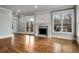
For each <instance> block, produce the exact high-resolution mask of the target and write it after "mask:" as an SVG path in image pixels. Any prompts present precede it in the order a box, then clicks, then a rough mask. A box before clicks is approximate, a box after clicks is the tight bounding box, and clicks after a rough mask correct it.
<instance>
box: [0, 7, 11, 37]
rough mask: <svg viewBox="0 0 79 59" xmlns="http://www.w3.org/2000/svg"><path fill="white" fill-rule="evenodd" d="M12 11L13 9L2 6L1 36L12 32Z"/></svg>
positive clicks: (0, 19)
mask: <svg viewBox="0 0 79 59" xmlns="http://www.w3.org/2000/svg"><path fill="white" fill-rule="evenodd" d="M11 22H12V13H11V11H9V10H7V9H4V8H0V37H1V36H6V35H10V34H11V32H12V24H11Z"/></svg>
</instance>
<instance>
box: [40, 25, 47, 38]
mask: <svg viewBox="0 0 79 59" xmlns="http://www.w3.org/2000/svg"><path fill="white" fill-rule="evenodd" d="M38 34H39V35H41V36H47V35H48V27H47V26H39V27H38Z"/></svg>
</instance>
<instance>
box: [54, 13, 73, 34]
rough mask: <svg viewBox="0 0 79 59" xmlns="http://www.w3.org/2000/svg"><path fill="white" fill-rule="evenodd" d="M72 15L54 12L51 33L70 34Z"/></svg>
mask: <svg viewBox="0 0 79 59" xmlns="http://www.w3.org/2000/svg"><path fill="white" fill-rule="evenodd" d="M72 28H73V13H72V12H60V13H59V12H58V13H57V12H56V13H53V32H55V33H60V32H61V33H72V32H73V29H72Z"/></svg>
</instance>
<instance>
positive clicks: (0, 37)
mask: <svg viewBox="0 0 79 59" xmlns="http://www.w3.org/2000/svg"><path fill="white" fill-rule="evenodd" d="M7 37H12V34H10V35H5V36H0V39H4V38H7Z"/></svg>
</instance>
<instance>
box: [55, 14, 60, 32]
mask: <svg viewBox="0 0 79 59" xmlns="http://www.w3.org/2000/svg"><path fill="white" fill-rule="evenodd" d="M61 18H62V15H55V17H54V31H55V32H60V31H61Z"/></svg>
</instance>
